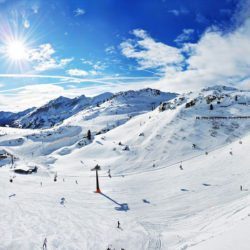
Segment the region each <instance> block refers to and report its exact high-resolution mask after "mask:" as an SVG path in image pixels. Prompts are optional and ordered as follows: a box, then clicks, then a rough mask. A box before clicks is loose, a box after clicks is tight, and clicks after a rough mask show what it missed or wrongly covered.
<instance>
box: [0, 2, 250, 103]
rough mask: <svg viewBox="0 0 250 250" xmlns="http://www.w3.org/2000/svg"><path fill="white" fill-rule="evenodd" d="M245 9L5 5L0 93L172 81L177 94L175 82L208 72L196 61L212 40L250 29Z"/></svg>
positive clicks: (243, 5) (0, 9) (1, 8)
mask: <svg viewBox="0 0 250 250" xmlns="http://www.w3.org/2000/svg"><path fill="white" fill-rule="evenodd" d="M248 7H249V1H247V0H244V1H243V0H242V1H239V0H237V1H236V0H219V1H218V0H209V1H205V0H175V1H172V0H136V1H135V0H134V1H132V0H101V1H100V0H40V1H39V0H34V1H32V0H0V21H1V22H0V31H1V34H2V35H1V39H0V56H1V61H2V63H1V65H0V91H2V92H0V93H3V94H4V93H7V94H8V93H10V91H12V93H11V94H13V91H14V92H15V91H17V89H20V88H21V89H22V88H24V87H25V86H29V88H30V86H33V85H34V86H36V85H40V84H50V85H51V84H52V85H54V86H60V87H61V88H63V89H71V90H72V89H74V91H75V89H81V88H83V87H85V88H86V87H90V86H96V87H98V86H99V87H100V86H104V85H106V83H107V84H110V83H113V84H114V85H115V84H117V85H119V84H120V85H126V86H127V85H129V84H131V83H132V84H134V85H136V83H138V82H140V84H141V85H140V86H143V84H144V83H145V85H146V82H148V83H149V82H152V81H158V82H161V81H163V80H164V81H167V80H168V79H169V81H170V82H171V81H172V82H173V83H172V85H171V86H173V85H174V86H175V87H176V86H177V89H178V83H177V82H178V81H177V79H180V78H181V79H182V78H183V77H184V79H185V75H187V74H189V73H190V70H193V69H194V68H197V63H198V62H199V63H200V64H201V65H203V61H199V60H201V59H200V58H198V59H197V55H198V54H199V53H200V54H202V55H205V54H206V52H205V51H204V46H206V45H207V44H208V41H213V39H214V38H216V39H220V38H221V39H224V38H225V36H227V35H228V34H229V35H230V34H231V35H233V34H234V35H235V34H236V33H237V32H239V30H240V28H242V27H245V26H246V21H247V19H248V18H247V15H246V13H248V12H246V11H244V10H246V9H247V10H248ZM246 29H248V26H247V27H246ZM208 35H210V37H208ZM242 35H244V34H242ZM215 36H219V37H215ZM211 39H212V40H211ZM216 39H215V40H216ZM215 40H214V42H220V41H215ZM243 40H244V39H243ZM16 41H17V42H18V43H16ZM13 43H14V45H13ZM202 46H203V47H202ZM230 46H232V44H229V45H228V47H229V49H230ZM208 49H209V48H208ZM15 50H17V52H16V51H15ZM18 50H21V52H20V51H18ZM22 50H25V51H22ZM13 51H14V52H13ZM215 53H217V52H216V51H215ZM224 53H227V51H225V52H224ZM24 54H25V55H24ZM17 55H19V57H18V56H17ZM20 57H21V58H20ZM203 59H204V60H206V58H203ZM208 59H209V60H210V59H211V58H208ZM230 59H232V58H230ZM197 60H198V62H197ZM232 60H237V58H236V59H234V58H233V59H232ZM196 62H197V63H196ZM243 63H245V64H246V65H248V62H243ZM211 64H212V63H211ZM208 66H209V67H210V68H209V70H208V71H207V72H211V66H210V65H208ZM229 68H230V65H229ZM229 68H228V70H229ZM198 70H199V71H200V69H198ZM191 73H192V74H193V71H192V72H191ZM212 73H214V75H216V74H217V75H218V73H217V72H213V71H212ZM13 74H15V75H14V76H13ZM17 74H18V75H17ZM199 75H201V74H200V72H199ZM236 75H237V74H236ZM57 76H58V78H57ZM138 77H139V78H138ZM173 77H175V78H174V79H173ZM192 77H193V76H192ZM237 77H238V75H237ZM247 77H248V76H247V75H246V74H243V75H241V77H240V79H241V80H242V79H245V78H247ZM107 78H108V79H107ZM229 78H230V79H235V75H228V74H226V76H225V77H224V79H221V78H220V79H217V80H219V81H221V80H225V81H227V80H228V79H229ZM203 80H204V82H208V79H207V78H206V79H200V81H203ZM237 80H239V78H237ZM109 86H110V85H109ZM112 86H113V85H112ZM138 86H139V83H138ZM159 86H161V85H159ZM166 86H167V87H169V86H168V85H166ZM171 86H170V89H171ZM196 86H197V85H196ZM197 87H199V86H197ZM181 88H182V87H181ZM181 88H180V89H181ZM184 88H185V87H184ZM40 89H41V87H40ZM100 89H102V88H101V87H100ZM187 89H188V86H187ZM6 91H7V92H6ZM0 105H1V103H0Z"/></svg>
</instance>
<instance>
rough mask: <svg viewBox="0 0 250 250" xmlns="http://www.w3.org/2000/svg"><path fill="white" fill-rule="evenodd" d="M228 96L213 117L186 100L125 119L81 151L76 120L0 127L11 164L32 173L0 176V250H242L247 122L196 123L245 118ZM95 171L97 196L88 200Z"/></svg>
mask: <svg viewBox="0 0 250 250" xmlns="http://www.w3.org/2000/svg"><path fill="white" fill-rule="evenodd" d="M209 91H210V90H209ZM209 91H207V92H206V93H205V95H207V94H211V92H209ZM212 91H213V90H212ZM232 91H235V90H232ZM229 94H230V95H231V99H230V97H229V99H228V98H225V99H227V100H225V103H227V105H223V102H221V103H220V104H217V103H214V110H213V111H211V110H209V108H208V107H209V106H208V104H207V103H206V102H205V101H204V97H202V96H201V95H197V93H196V94H195V93H194V94H190V95H186V96H185V97H186V98H187V100H186V101H190V100H192V99H193V98H197V96H199V98H200V99H199V98H198V100H199V101H198V102H197V104H196V105H195V106H193V107H190V108H185V102H186V101H185V102H184V103H182V104H180V105H177V104H176V102H175V101H173V103H174V102H175V104H176V107H175V109H173V110H172V109H171V110H166V111H164V112H159V110H158V108H157V109H155V110H154V111H151V112H148V113H145V114H142V115H139V116H136V117H133V118H132V119H130V120H129V121H127V122H126V123H125V124H124V125H121V126H118V127H117V128H114V129H112V130H111V131H109V132H107V133H104V134H100V135H96V136H95V138H94V140H93V142H90V143H89V144H88V145H86V146H83V147H77V146H76V145H77V142H78V139H80V137H82V136H83V134H84V133H85V132H86V130H85V128H84V121H81V122H79V123H74V121H76V120H77V119H78V118H76V117H72V119H71V120H70V118H69V120H66V121H65V122H64V123H63V124H62V125H61V126H59V127H58V128H56V129H50V130H22V129H12V128H1V134H2V135H3V136H1V137H0V143H2V146H1V148H0V149H5V150H8V152H10V153H12V154H13V155H15V156H16V157H18V160H16V161H15V166H17V167H18V165H20V164H27V165H28V164H30V163H31V162H32V165H34V164H37V166H38V167H39V169H38V173H37V174H31V175H18V174H16V175H13V172H12V171H11V170H10V165H6V166H3V167H1V168H0V190H1V192H0V204H1V206H0V232H1V243H0V249H1V250H6V249H7V250H12V249H25V250H26V249H27V250H34V249H41V248H42V244H43V241H44V238H45V237H46V238H47V240H48V243H47V245H48V249H60V250H61V249H65V250H66V249H67V250H69V249H72V250H73V249H74V250H78V249H79V250H82V249H87V250H88V249H91V250H92V249H93V250H99V249H100V250H103V249H107V248H108V246H110V247H111V249H116V250H117V249H119V250H120V249H121V248H124V249H126V250H128V249H136V250H144V249H150V250H151V249H167V250H168V249H170V250H172V249H181V250H184V249H194V250H197V249H199V250H201V249H202V250H203V249H205V250H207V249H216V250H217V249H218V250H221V249H227V250H235V249H243V250H245V249H249V248H247V246H248V245H249V244H248V243H250V242H249V239H248V238H247V231H248V230H247V229H248V227H249V225H250V216H249V215H250V212H249V208H250V199H249V190H248V189H250V171H249V166H248V163H249V148H250V134H249V128H250V120H248V119H244V120H243V119H242V120H230V119H229V120H223V121H222V120H216V122H215V121H213V120H198V119H196V117H197V116H212V115H215V116H218V115H220V116H236V115H242V116H243V115H249V106H248V105H243V104H239V103H237V102H235V101H234V96H235V94H236V92H230V93H229ZM237 94H239V95H244V96H245V97H246V99H247V98H248V96H249V93H238V92H237ZM177 98H179V97H177ZM114 116H115V115H114ZM98 117H99V116H98ZM74 119H76V120H74ZM78 121H79V120H78ZM105 126H106V124H105ZM100 128H101V122H100ZM48 134H51V135H48ZM18 138H23V142H22V143H21V144H18V143H17V142H16V141H15V139H18ZM8 140H10V141H11V142H13V145H8ZM3 142H4V145H3ZM193 144H195V147H192V145H193ZM126 146H128V147H129V150H124V149H125V147H126ZM206 152H207V153H206ZM96 164H99V165H100V166H101V168H102V170H101V171H100V172H99V174H100V187H101V191H102V194H97V193H94V192H93V191H94V190H95V173H94V172H93V171H90V170H91V169H92V168H93V167H94V166H95V165H96ZM180 165H182V168H183V170H181V169H180ZM109 169H110V170H111V176H112V178H109V177H108V174H107V171H108V170H109ZM55 174H57V181H56V182H55V181H54V177H55ZM10 178H12V179H13V182H12V183H11V182H10V181H9V180H10ZM240 186H242V187H243V190H242V191H241V190H240ZM62 198H64V199H62ZM118 220H119V221H120V223H121V229H118V228H117V222H118ZM226 241H228V242H226Z"/></svg>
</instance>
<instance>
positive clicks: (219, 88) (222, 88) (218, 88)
mask: <svg viewBox="0 0 250 250" xmlns="http://www.w3.org/2000/svg"><path fill="white" fill-rule="evenodd" d="M211 90H215V91H219V92H223V91H238V89H237V88H234V87H230V86H224V85H214V86H212V87H207V88H204V89H202V91H211Z"/></svg>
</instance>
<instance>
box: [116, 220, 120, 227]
mask: <svg viewBox="0 0 250 250" xmlns="http://www.w3.org/2000/svg"><path fill="white" fill-rule="evenodd" d="M117 228H120V221H119V220H118V221H117Z"/></svg>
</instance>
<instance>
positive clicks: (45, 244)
mask: <svg viewBox="0 0 250 250" xmlns="http://www.w3.org/2000/svg"><path fill="white" fill-rule="evenodd" d="M43 250H47V238H45V239H44V241H43Z"/></svg>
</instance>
